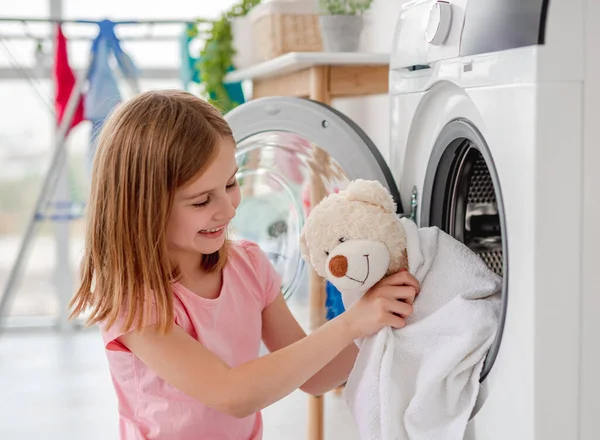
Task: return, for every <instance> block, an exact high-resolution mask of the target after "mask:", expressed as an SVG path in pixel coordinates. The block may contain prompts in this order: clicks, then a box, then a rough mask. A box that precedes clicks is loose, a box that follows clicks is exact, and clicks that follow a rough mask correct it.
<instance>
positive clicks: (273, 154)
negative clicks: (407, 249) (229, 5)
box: [226, 97, 402, 298]
mask: <svg viewBox="0 0 600 440" xmlns="http://www.w3.org/2000/svg"><path fill="white" fill-rule="evenodd" d="M226 119H227V121H228V123H229V124H230V126H231V128H232V130H233V134H234V137H235V140H236V142H237V161H238V165H239V168H240V171H239V174H238V180H239V183H240V187H241V191H242V202H241V204H240V206H239V207H238V210H237V214H236V217H235V219H234V221H233V222H232V225H231V236H232V238H234V239H248V240H251V241H253V242H255V243H257V244H258V245H259V246H260V247H261V249H262V250H263V251H264V252H265V253H266V254H267V255H268V256H269V258H270V260H271V262H272V263H273V265H274V267H275V269H276V270H277V272H278V273H279V274H280V276H281V277H282V286H281V288H282V292H283V294H284V297H286V298H289V297H290V296H291V295H292V294H293V293H294V292H295V291H296V290H297V289H298V287H299V285H300V283H301V280H302V275H303V271H304V262H303V260H302V258H301V256H300V249H299V236H300V233H301V230H302V227H303V225H304V220H305V218H306V216H307V215H308V213H309V211H310V206H311V204H314V203H316V202H318V201H319V200H320V199H321V198H322V197H323V196H325V195H327V194H329V193H331V192H334V191H337V190H339V189H342V188H344V187H345V186H346V185H347V182H349V181H350V180H354V179H357V178H362V179H369V180H378V181H379V182H381V183H382V184H383V185H384V186H385V187H386V188H387V189H388V190H389V191H390V193H391V194H392V197H393V198H394V200H395V201H396V204H397V206H398V211H399V213H401V212H402V207H401V204H400V194H399V192H398V189H397V186H396V184H395V183H394V180H393V177H392V173H391V172H390V170H389V168H388V166H387V165H386V163H385V161H384V159H383V157H382V156H381V154H380V153H379V150H378V149H377V148H376V147H375V145H374V144H373V142H372V141H371V140H370V139H369V138H368V136H367V135H366V134H365V133H364V132H363V131H362V130H361V129H360V127H358V125H356V124H355V123H354V122H353V121H352V120H350V119H349V118H348V117H346V116H345V115H343V114H342V113H340V112H338V111H337V110H335V109H333V108H332V107H329V106H327V105H325V104H322V103H319V102H316V101H311V100H307V99H301V98H293V97H269V98H262V99H256V100H253V101H250V102H248V103H246V104H243V105H241V106H239V107H237V108H235V109H234V110H232V111H230V112H229V113H228V114H227V115H226Z"/></svg>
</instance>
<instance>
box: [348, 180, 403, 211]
mask: <svg viewBox="0 0 600 440" xmlns="http://www.w3.org/2000/svg"><path fill="white" fill-rule="evenodd" d="M344 193H345V195H346V197H347V198H348V200H356V201H359V202H366V203H371V204H373V205H377V206H381V207H382V208H383V209H385V210H386V211H389V212H396V203H395V202H394V199H393V197H392V195H391V194H390V193H389V191H388V190H387V189H385V187H384V186H383V185H382V184H381V183H379V182H378V181H377V180H363V179H357V180H353V181H352V182H350V183H349V184H348V187H347V188H346V189H345V190H344Z"/></svg>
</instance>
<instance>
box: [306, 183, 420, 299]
mask: <svg viewBox="0 0 600 440" xmlns="http://www.w3.org/2000/svg"><path fill="white" fill-rule="evenodd" d="M300 251H301V253H302V257H303V258H304V259H305V260H306V261H307V262H308V263H310V264H311V265H312V267H313V268H314V270H315V272H317V273H318V274H319V275H320V276H322V277H324V278H327V279H328V280H329V281H330V282H331V283H332V284H333V285H334V286H335V287H336V288H337V289H338V290H339V291H340V292H342V293H343V297H342V300H343V302H344V306H345V307H346V308H348V307H349V306H350V305H351V304H352V303H353V302H354V301H356V300H357V299H358V298H360V297H361V296H362V295H363V294H364V293H365V292H366V291H367V290H369V289H370V288H371V287H372V286H373V285H375V284H376V283H377V282H378V281H379V280H380V279H381V278H383V277H384V276H385V275H390V274H392V273H395V272H397V271H399V270H400V269H403V268H404V269H407V268H408V261H407V255H406V234H405V232H404V228H403V227H402V224H401V223H400V219H399V218H398V216H397V215H396V203H395V202H394V199H393V198H392V196H391V195H390V193H389V192H388V191H387V190H386V189H385V188H384V187H383V185H381V184H380V183H379V182H377V181H371V180H362V179H358V180H354V181H352V182H350V183H349V185H348V187H347V188H346V189H345V190H343V191H340V192H339V193H337V194H331V195H329V196H327V197H326V198H325V199H323V200H322V201H321V202H320V203H319V204H318V205H317V206H316V207H315V208H314V209H313V211H312V212H311V214H310V216H309V217H308V219H307V220H306V223H305V225H304V228H303V229H302V234H301V236H300Z"/></svg>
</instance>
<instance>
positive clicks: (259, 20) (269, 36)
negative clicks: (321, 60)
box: [251, 0, 323, 60]
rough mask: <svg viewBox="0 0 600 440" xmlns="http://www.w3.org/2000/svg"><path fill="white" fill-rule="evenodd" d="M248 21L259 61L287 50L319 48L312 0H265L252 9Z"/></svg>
mask: <svg viewBox="0 0 600 440" xmlns="http://www.w3.org/2000/svg"><path fill="white" fill-rule="evenodd" d="M260 6H264V7H263V8H260ZM251 20H252V33H253V37H254V44H255V45H256V48H257V50H258V55H259V57H260V58H262V59H263V60H268V59H271V58H275V57H278V56H280V55H283V54H286V53H289V52H320V51H322V50H323V43H322V42H321V29H320V27H319V17H318V15H317V13H316V6H315V3H314V2H312V1H305V0H298V1H289V0H288V1H271V2H267V3H264V4H261V5H259V6H257V7H256V8H254V9H253V10H252V12H251Z"/></svg>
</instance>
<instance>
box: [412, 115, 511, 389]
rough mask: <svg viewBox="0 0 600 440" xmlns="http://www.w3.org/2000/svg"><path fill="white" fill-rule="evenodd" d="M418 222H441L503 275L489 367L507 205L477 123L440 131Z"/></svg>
mask: <svg viewBox="0 0 600 440" xmlns="http://www.w3.org/2000/svg"><path fill="white" fill-rule="evenodd" d="M422 194H423V198H422V201H421V209H420V218H419V220H420V226H437V227H439V228H440V229H442V230H443V231H445V232H447V233H448V234H450V235H452V236H453V237H455V238H456V239H458V240H460V241H461V242H463V243H464V244H465V245H467V246H468V247H469V248H470V249H471V250H473V251H474V252H476V253H477V254H478V255H479V256H480V257H481V258H482V259H483V261H484V262H485V263H486V264H487V266H488V267H489V268H490V269H491V270H492V271H494V272H495V273H497V274H498V275H500V276H502V277H503V286H502V299H503V301H502V302H503V307H502V317H501V328H500V329H499V331H498V333H497V336H496V340H495V341H494V344H493V345H492V348H491V349H490V351H489V353H488V355H487V357H486V362H485V365H484V368H483V371H482V374H481V380H482V381H483V380H484V379H485V378H486V377H487V375H488V373H489V372H490V370H491V368H492V366H493V363H494V361H495V359H496V355H497V353H498V350H499V348H500V342H501V338H502V327H503V325H504V320H505V317H506V304H507V302H506V301H507V284H508V282H507V281H508V261H507V258H508V252H507V236H506V232H505V217H504V205H503V202H502V192H501V188H500V185H499V181H498V177H497V174H496V169H495V167H494V161H493V157H492V156H491V153H490V150H489V149H488V147H487V144H486V142H485V140H484V138H483V137H482V136H481V134H480V133H479V132H478V130H477V128H476V127H475V126H474V125H473V124H471V123H470V122H469V121H466V120H456V121H453V122H450V123H449V124H448V125H446V127H445V128H444V129H443V130H442V131H441V133H440V135H439V137H438V139H437V141H436V143H435V145H434V148H433V150H432V154H431V158H430V160H429V163H428V167H427V172H426V177H425V182H424V185H423V192H422Z"/></svg>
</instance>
